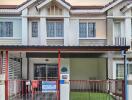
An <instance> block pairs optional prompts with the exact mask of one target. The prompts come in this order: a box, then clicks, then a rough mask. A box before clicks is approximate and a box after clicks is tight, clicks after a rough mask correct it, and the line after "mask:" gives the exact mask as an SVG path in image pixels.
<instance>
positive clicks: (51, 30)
mask: <svg viewBox="0 0 132 100" xmlns="http://www.w3.org/2000/svg"><path fill="white" fill-rule="evenodd" d="M47 37H55V22H51V21H47Z"/></svg>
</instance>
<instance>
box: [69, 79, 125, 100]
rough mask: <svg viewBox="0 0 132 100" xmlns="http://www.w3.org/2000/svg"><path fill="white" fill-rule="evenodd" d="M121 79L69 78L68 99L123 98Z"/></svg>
mask: <svg viewBox="0 0 132 100" xmlns="http://www.w3.org/2000/svg"><path fill="white" fill-rule="evenodd" d="M123 87H124V81H123V80H71V81H70V90H71V96H70V98H71V99H70V100H75V98H78V100H124V88H123Z"/></svg>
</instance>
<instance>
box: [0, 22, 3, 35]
mask: <svg viewBox="0 0 132 100" xmlns="http://www.w3.org/2000/svg"><path fill="white" fill-rule="evenodd" d="M0 37H3V22H0Z"/></svg>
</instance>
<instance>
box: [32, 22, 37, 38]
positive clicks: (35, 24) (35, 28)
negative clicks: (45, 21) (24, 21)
mask: <svg viewBox="0 0 132 100" xmlns="http://www.w3.org/2000/svg"><path fill="white" fill-rule="evenodd" d="M32 37H38V22H32Z"/></svg>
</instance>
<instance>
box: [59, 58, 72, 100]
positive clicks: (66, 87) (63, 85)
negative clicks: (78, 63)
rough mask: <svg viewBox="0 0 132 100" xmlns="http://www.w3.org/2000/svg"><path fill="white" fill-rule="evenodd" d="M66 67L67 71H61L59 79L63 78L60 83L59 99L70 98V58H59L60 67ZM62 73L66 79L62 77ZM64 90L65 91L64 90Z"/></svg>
mask: <svg viewBox="0 0 132 100" xmlns="http://www.w3.org/2000/svg"><path fill="white" fill-rule="evenodd" d="M62 67H66V68H67V69H68V72H67V73H62V72H61V78H60V79H61V80H64V83H61V84H60V100H69V99H70V95H69V94H70V82H69V80H70V59H63V58H62V59H61V68H62ZM63 75H66V76H67V79H63ZM64 91H65V92H64Z"/></svg>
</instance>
